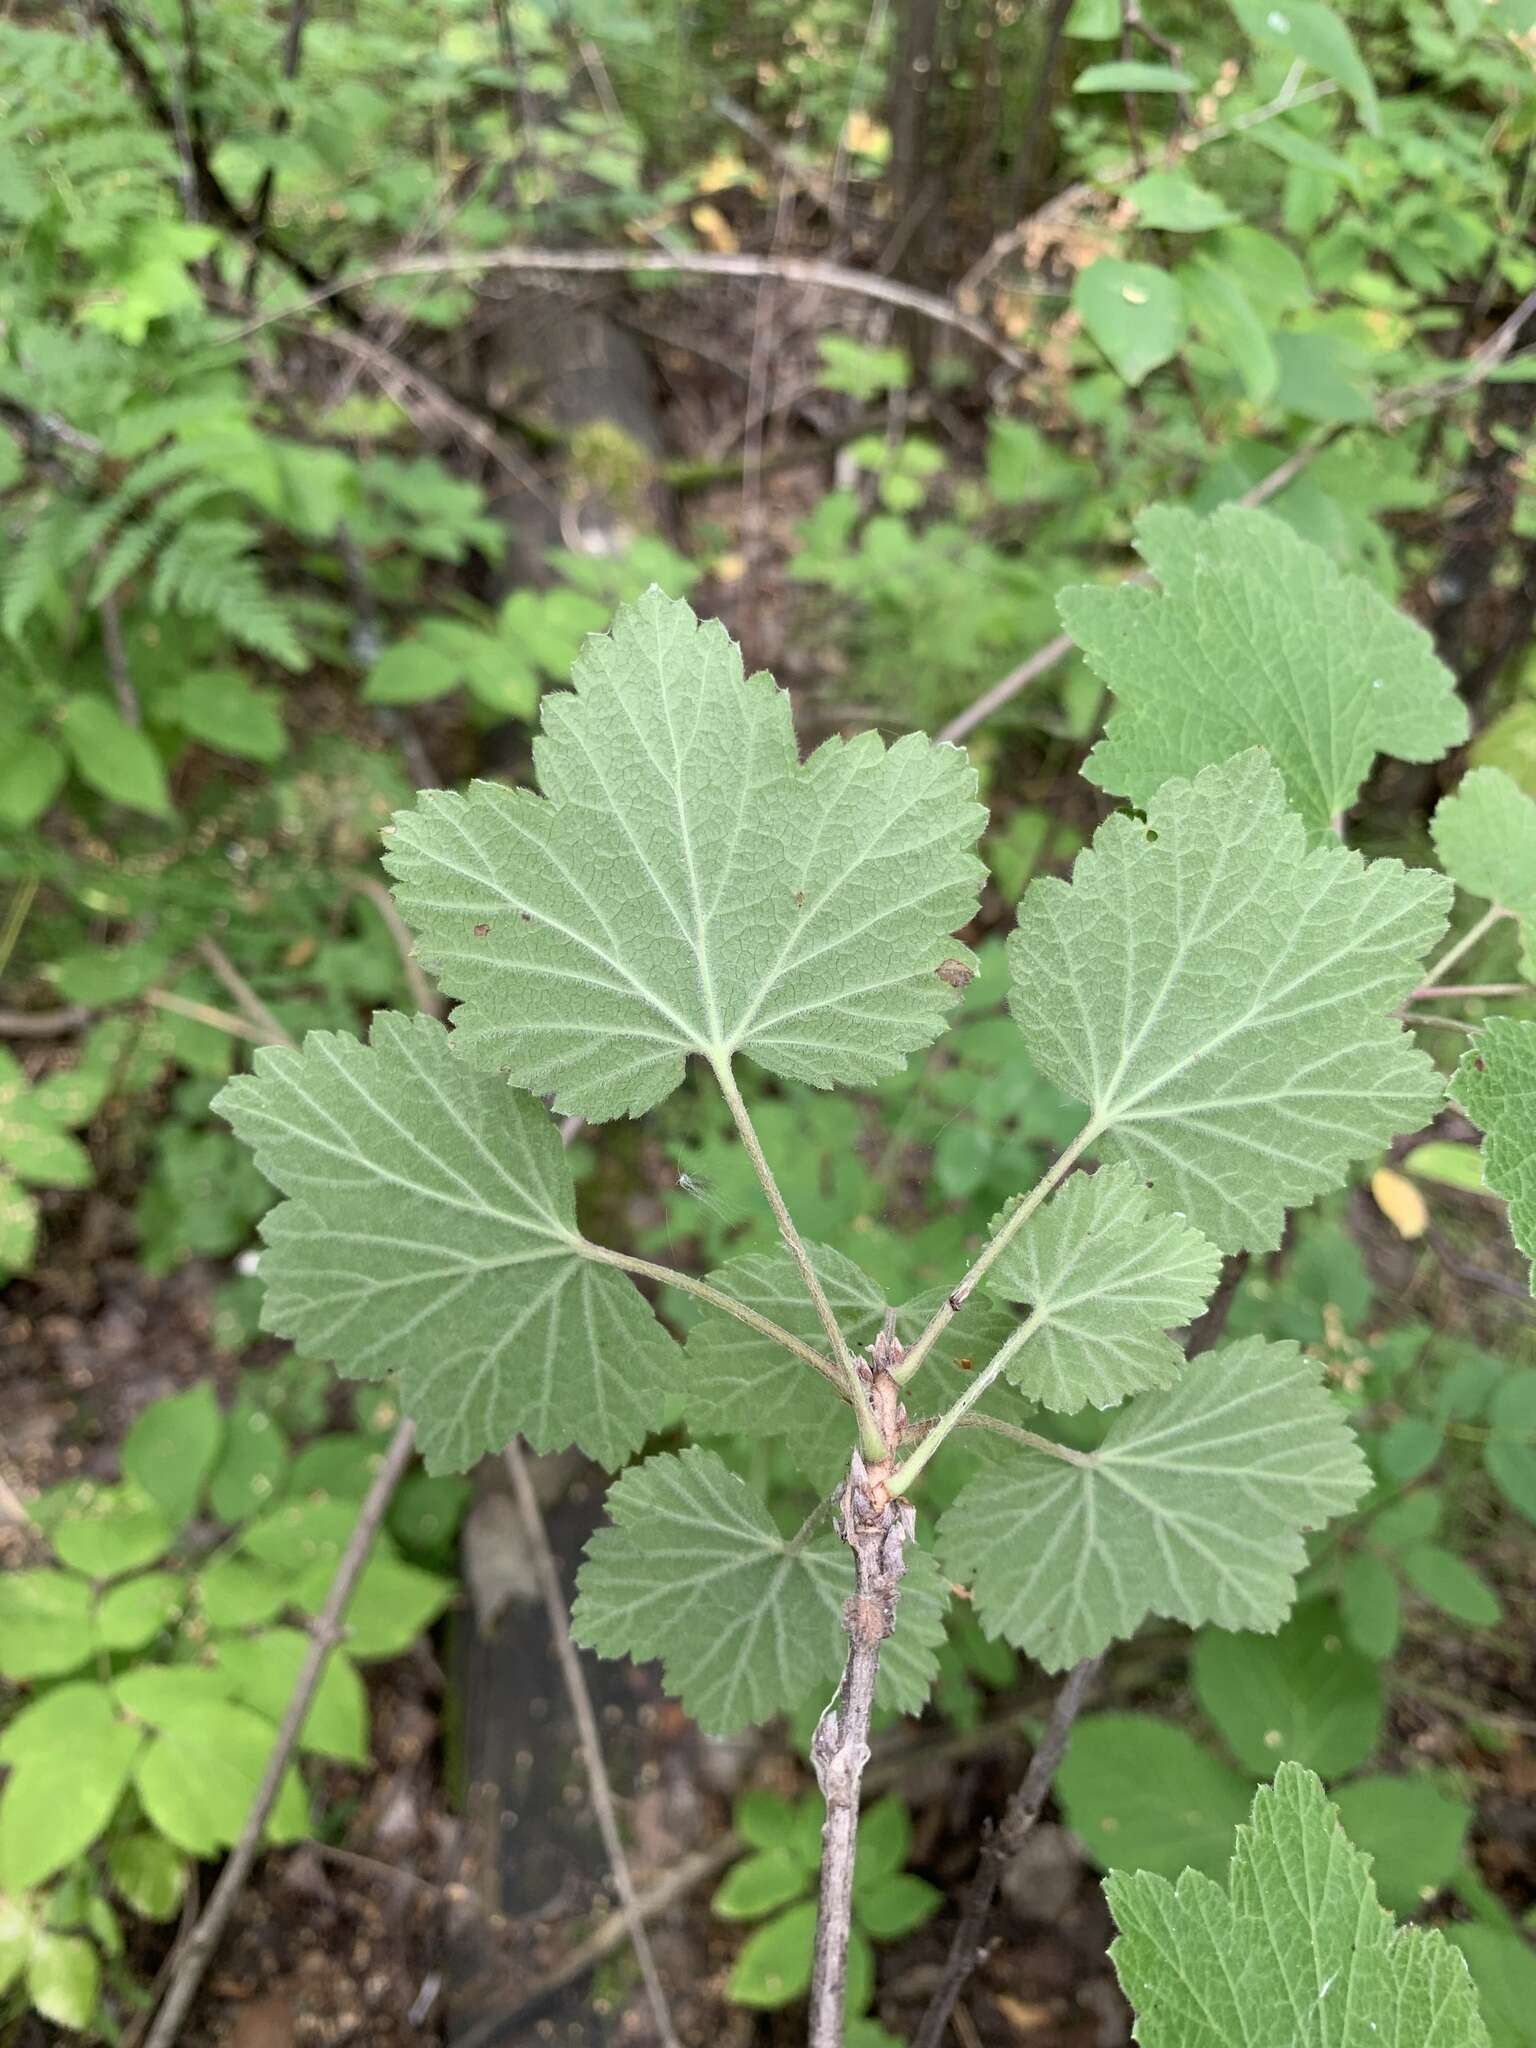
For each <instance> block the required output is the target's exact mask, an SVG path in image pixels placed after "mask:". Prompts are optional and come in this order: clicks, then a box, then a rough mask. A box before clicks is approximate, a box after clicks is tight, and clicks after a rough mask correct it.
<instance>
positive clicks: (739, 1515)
mask: <svg viewBox="0 0 1536 2048" xmlns="http://www.w3.org/2000/svg"><path fill="white" fill-rule="evenodd" d="M608 1514H609V1522H608V1524H607V1526H605V1527H604V1528H601V1529H599V1530H598V1531H597V1532H596V1533H595V1534H594V1535H593V1537H592V1538H591V1540H590V1541H589V1542H588V1544H587V1554H586V1561H585V1562H584V1563H583V1565H582V1567H581V1572H580V1575H579V1577H578V1579H577V1589H578V1591H577V1599H576V1604H575V1606H574V1607H573V1608H572V1610H571V1626H572V1628H573V1630H574V1632H575V1634H576V1636H577V1638H578V1640H579V1641H581V1642H583V1643H585V1644H586V1645H587V1647H588V1648H589V1649H592V1650H596V1651H597V1652H598V1654H599V1655H600V1656H604V1657H625V1656H627V1657H634V1658H636V1659H637V1660H648V1659H651V1658H659V1659H660V1660H661V1662H662V1666H663V1679H664V1682H665V1684H666V1688H667V1691H668V1692H669V1693H671V1694H672V1695H673V1697H674V1698H677V1699H680V1700H681V1701H682V1704H683V1706H684V1707H685V1708H686V1710H687V1711H688V1712H689V1713H690V1714H692V1715H693V1717H694V1719H695V1720H696V1721H697V1722H698V1723H699V1725H700V1727H701V1728H703V1729H705V1730H706V1731H707V1732H708V1733H710V1734H713V1735H727V1734H731V1733H733V1732H734V1731H735V1730H737V1729H739V1728H744V1727H748V1726H750V1725H752V1724H755V1723H757V1722H761V1721H766V1720H769V1719H771V1718H772V1717H773V1716H774V1715H775V1714H780V1713H785V1712H788V1711H790V1710H792V1709H793V1708H796V1707H798V1706H800V1705H802V1704H803V1703H804V1702H805V1701H806V1700H808V1699H809V1698H810V1697H811V1696H812V1695H813V1694H818V1693H819V1694H823V1695H825V1694H829V1693H830V1692H831V1690H832V1687H833V1686H834V1685H835V1684H836V1682H837V1677H838V1674H839V1672H840V1671H841V1670H842V1667H843V1660H844V1657H845V1656H846V1654H847V1647H848V1646H847V1638H846V1636H845V1634H844V1632H843V1621H842V1615H843V1606H844V1603H845V1602H846V1600H847V1599H848V1597H849V1595H850V1594H851V1593H852V1591H853V1561H852V1558H851V1556H850V1554H849V1552H848V1550H847V1548H846V1547H845V1546H844V1545H843V1543H842V1542H841V1541H840V1540H839V1539H838V1538H837V1537H836V1536H833V1535H831V1534H827V1535H820V1536H817V1537H815V1538H813V1539H812V1540H811V1541H809V1542H806V1543H804V1544H803V1545H801V1547H800V1548H799V1549H798V1550H796V1549H794V1548H793V1546H792V1543H791V1540H790V1539H789V1538H787V1537H784V1536H781V1535H780V1533H779V1531H778V1529H777V1528H776V1527H775V1526H774V1523H773V1522H772V1520H771V1519H770V1517H769V1515H768V1511H767V1509H766V1507H765V1506H764V1505H763V1502H762V1501H761V1499H760V1498H759V1497H758V1496H757V1494H755V1493H754V1492H753V1491H752V1489H751V1488H750V1487H749V1486H748V1485H747V1484H746V1482H745V1481H744V1480H742V1479H739V1478H738V1477H737V1476H736V1474H735V1473H734V1472H732V1471H731V1470H730V1468H729V1467H728V1466H727V1465H726V1464H725V1463H724V1462H723V1461H722V1460H721V1459H720V1458H718V1457H716V1456H715V1454H714V1452H712V1451H704V1450H686V1451H682V1452H679V1453H677V1454H676V1455H674V1454H671V1453H664V1454H663V1455H661V1456H658V1457H653V1458H649V1459H647V1460H646V1462H645V1463H644V1464H643V1465H636V1466H633V1467H632V1468H631V1469H630V1470H629V1471H628V1472H626V1473H625V1474H624V1475H623V1477H622V1478H621V1479H620V1480H619V1481H618V1482H617V1484H616V1485H615V1486H614V1487H613V1488H612V1489H611V1491H610V1492H609V1495H608ZM907 1566H908V1569H907V1576H906V1578H905V1579H904V1580H903V1582H902V1590H901V1594H900V1598H899V1601H898V1606H897V1619H896V1630H895V1633H894V1635H893V1636H892V1637H891V1639H890V1641H889V1642H888V1643H887V1644H886V1647H885V1652H884V1654H883V1655H882V1658H881V1672H880V1690H879V1693H878V1694H877V1697H878V1698H879V1699H880V1701H881V1702H882V1704H884V1705H886V1706H890V1707H894V1708H897V1709H898V1710H899V1711H901V1712H903V1713H915V1712H917V1711H918V1710H919V1709H920V1707H921V1706H922V1703H923V1701H924V1700H925V1699H926V1698H927V1695H928V1690H929V1687H930V1685H931V1684H932V1681H933V1677H934V1673H935V1672H936V1670H937V1668H938V1666H937V1660H936V1657H935V1654H934V1653H935V1651H936V1649H937V1646H938V1644H939V1643H940V1642H941V1641H942V1639H943V1634H944V1610H945V1607H946V1605H947V1603H948V1597H949V1596H948V1588H947V1586H946V1584H945V1582H944V1581H943V1579H942V1578H941V1577H940V1575H939V1572H938V1569H937V1567H936V1566H935V1565H934V1563H933V1560H932V1559H931V1558H930V1557H928V1556H927V1554H926V1553H925V1552H923V1551H921V1550H918V1549H916V1548H915V1547H912V1546H909V1548H908V1553H907Z"/></svg>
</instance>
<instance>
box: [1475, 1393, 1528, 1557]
mask: <svg viewBox="0 0 1536 2048" xmlns="http://www.w3.org/2000/svg"><path fill="white" fill-rule="evenodd" d="M1488 1423H1489V1429H1488V1442H1487V1444H1486V1445H1485V1446H1484V1449H1483V1463H1484V1465H1485V1466H1486V1467H1487V1471H1488V1477H1489V1478H1490V1479H1491V1480H1492V1481H1493V1483H1494V1485H1495V1486H1496V1487H1497V1488H1498V1489H1499V1491H1500V1493H1502V1494H1503V1496H1504V1498H1505V1499H1506V1500H1507V1501H1508V1502H1509V1504H1510V1506H1511V1507H1512V1508H1514V1509H1515V1511H1516V1513H1518V1514H1522V1515H1524V1516H1525V1518H1526V1520H1527V1521H1528V1522H1536V1370H1532V1369H1531V1368H1530V1367H1526V1368H1524V1369H1523V1370H1522V1371H1520V1372H1512V1373H1509V1374H1508V1375H1507V1376H1506V1377H1505V1378H1504V1379H1503V1380H1502V1381H1501V1383H1500V1385H1499V1386H1498V1387H1497V1388H1496V1389H1495V1391H1494V1394H1493V1397H1492V1399H1491V1400H1490V1401H1489V1403H1488Z"/></svg>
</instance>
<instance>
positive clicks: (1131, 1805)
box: [1054, 1714, 1252, 1877]
mask: <svg viewBox="0 0 1536 2048" xmlns="http://www.w3.org/2000/svg"><path fill="white" fill-rule="evenodd" d="M1054 1789H1055V1793H1056V1796H1057V1798H1058V1799H1059V1800H1060V1802H1061V1808H1062V1812H1063V1814H1064V1815H1065V1817H1066V1822H1067V1825H1068V1827H1070V1828H1071V1830H1072V1832H1073V1833H1074V1834H1075V1835H1076V1836H1077V1837H1078V1839H1079V1841H1081V1843H1082V1845H1083V1847H1084V1849H1086V1850H1087V1852H1088V1854H1089V1856H1090V1857H1091V1858H1092V1860H1093V1861H1094V1862H1095V1863H1097V1864H1098V1866H1099V1868H1100V1869H1101V1870H1108V1869H1109V1868H1110V1867H1111V1866H1113V1867H1114V1868H1115V1869H1117V1870H1155V1871H1159V1872H1160V1873H1161V1874H1162V1875H1163V1876H1164V1877H1177V1876H1178V1874H1179V1872H1180V1871H1181V1870H1185V1869H1190V1868H1193V1869H1195V1870H1203V1871H1206V1872H1209V1873H1216V1872H1219V1871H1221V1870H1222V1869H1224V1868H1225V1866H1226V1861H1227V1858H1228V1856H1229V1855H1230V1854H1231V1850H1232V1830H1233V1829H1234V1828H1235V1827H1236V1826H1237V1825H1238V1823H1239V1821H1241V1820H1242V1818H1243V1816H1244V1815H1245V1814H1246V1813H1247V1811H1248V1807H1249V1803H1250V1800H1251V1798H1252V1789H1251V1787H1250V1785H1249V1782H1248V1780H1247V1779H1246V1778H1244V1777H1241V1776H1239V1774H1238V1773H1237V1772H1236V1771H1234V1770H1233V1769H1232V1767H1231V1765H1230V1764H1224V1763H1222V1762H1221V1760H1220V1759H1219V1758H1218V1757H1214V1756H1212V1755H1211V1753H1210V1751H1209V1750H1208V1749H1206V1748H1204V1747H1203V1746H1202V1745H1201V1744H1200V1743H1198V1742H1197V1741H1196V1740H1195V1738H1194V1737H1193V1736H1192V1735H1190V1734H1188V1733H1187V1732H1186V1731H1185V1730H1184V1729H1182V1728H1176V1727H1175V1726H1174V1725H1173V1723H1172V1722H1171V1721H1159V1720H1158V1719H1156V1717H1155V1716H1153V1715H1151V1714H1088V1715H1085V1716H1084V1717H1083V1719H1082V1720H1080V1721H1079V1722H1078V1723H1077V1724H1076V1726H1075V1727H1074V1728H1073V1730H1072V1740H1071V1743H1070V1744H1069V1746H1068V1749H1067V1753H1066V1756H1065V1757H1064V1758H1063V1760H1062V1764H1061V1768H1060V1770H1059V1771H1058V1772H1057V1774H1056V1782H1055V1788H1054Z"/></svg>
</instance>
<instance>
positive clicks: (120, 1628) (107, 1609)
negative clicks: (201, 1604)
mask: <svg viewBox="0 0 1536 2048" xmlns="http://www.w3.org/2000/svg"><path fill="white" fill-rule="evenodd" d="M185 1598H186V1584H185V1581H184V1580H182V1579H180V1578H178V1577H177V1575H176V1574H175V1573H174V1572H145V1573H143V1574H142V1575H141V1576H140V1577H138V1578H136V1579H120V1580H119V1581H118V1583H117V1584H116V1585H115V1586H109V1587H108V1588H107V1589H106V1591H105V1592H104V1593H103V1594H102V1595H101V1597H100V1599H99V1600H98V1601H97V1602H96V1613H95V1617H94V1622H95V1629H96V1640H97V1642H98V1644H99V1645H100V1646H101V1648H102V1649H104V1650H142V1649H143V1648H144V1646H145V1644H146V1643H148V1642H151V1641H153V1639H154V1638H155V1637H156V1636H157V1635H158V1634H159V1633H160V1631H161V1629H163V1628H164V1627H165V1625H166V1623H167V1622H168V1621H169V1620H170V1619H171V1617H172V1615H174V1614H176V1613H178V1612H179V1611H180V1609H181V1607H182V1606H183V1604H184V1602H185Z"/></svg>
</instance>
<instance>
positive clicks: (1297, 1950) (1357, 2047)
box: [1104, 1763, 1488, 2048]
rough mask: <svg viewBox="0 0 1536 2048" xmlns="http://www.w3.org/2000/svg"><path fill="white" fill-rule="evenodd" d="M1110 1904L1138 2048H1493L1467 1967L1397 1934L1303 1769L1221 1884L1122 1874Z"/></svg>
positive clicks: (1256, 1820) (1260, 1811)
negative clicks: (1280, 2045) (1226, 1879)
mask: <svg viewBox="0 0 1536 2048" xmlns="http://www.w3.org/2000/svg"><path fill="white" fill-rule="evenodd" d="M1104 1892H1105V1896H1106V1898H1107V1899H1108V1901H1109V1907H1110V1911H1111V1912H1112V1913H1113V1914H1114V1916H1115V1922H1116V1925H1117V1926H1118V1927H1119V1930H1120V1934H1119V1939H1118V1940H1117V1941H1116V1942H1115V1944H1114V1946H1113V1947H1112V1948H1111V1950H1110V1957H1111V1960H1112V1961H1113V1963H1114V1965H1115V1969H1116V1972H1117V1974H1118V1976H1119V1978H1120V1985H1121V1988H1122V1990H1123V1991H1124V1992H1125V1995H1126V1997H1127V1998H1128V1999H1129V2000H1130V2002H1131V2004H1132V2006H1133V2007H1134V2008H1135V2011H1136V2029H1135V2032H1136V2039H1137V2040H1138V2041H1139V2042H1141V2043H1142V2044H1143V2048H1277V2044H1279V2043H1280V2042H1284V2043H1285V2044H1286V2048H1488V2033H1487V2029H1486V2028H1485V2027H1484V2025H1483V2022H1482V2019H1481V2017H1480V2015H1479V2013H1478V2008H1477V1997H1476V1993H1475V1992H1474V1990H1473V1986H1472V1979H1471V1976H1470V1975H1469V1973H1468V1970H1467V1965H1466V1959H1465V1958H1464V1957H1463V1956H1462V1954H1461V1953H1460V1951H1459V1950H1457V1949H1455V1948H1453V1947H1452V1946H1451V1944H1450V1943H1449V1942H1448V1941H1447V1940H1446V1938H1445V1936H1444V1935H1443V1934H1442V1933H1441V1932H1440V1931H1439V1929H1438V1928H1426V1927H1398V1926H1396V1925H1394V1923H1393V1920H1392V1916H1391V1914H1390V1913H1388V1912H1387V1911H1386V1910H1385V1909H1384V1908H1383V1907H1382V1906H1381V1905H1380V1904H1379V1902H1378V1900H1377V1896H1376V1887H1375V1885H1374V1883H1373V1882H1372V1879H1371V1859H1370V1858H1369V1857H1368V1856H1366V1855H1365V1854H1364V1853H1363V1852H1362V1851H1361V1850H1359V1849H1357V1848H1355V1847H1354V1846H1353V1844H1352V1843H1351V1842H1350V1841H1349V1839H1348V1837H1347V1836H1346V1835H1345V1833H1344V1830H1343V1828H1342V1827H1341V1826H1340V1824H1339V1816H1338V1812H1337V1810H1336V1809H1335V1808H1334V1807H1332V1806H1331V1805H1330V1804H1329V1803H1328V1796H1327V1794H1326V1793H1325V1792H1324V1790H1323V1786H1322V1781H1321V1780H1320V1779H1319V1778H1317V1777H1316V1776H1314V1774H1313V1773H1312V1772H1311V1771H1309V1770H1307V1769H1305V1768H1304V1767H1303V1766H1302V1765H1300V1764H1296V1763H1283V1764H1282V1765H1281V1766H1280V1768H1279V1770H1278V1771H1277V1772H1276V1774H1275V1779H1274V1783H1273V1784H1271V1785H1261V1786H1260V1787H1259V1790H1258V1794H1257V1796H1256V1797H1255V1799H1254V1803H1253V1815H1252V1818H1251V1819H1250V1820H1249V1821H1248V1822H1247V1823H1246V1824H1245V1825H1243V1826H1241V1827H1239V1829H1238V1831H1237V1848H1236V1853H1235V1854H1234V1856H1233V1858H1232V1865H1231V1871H1230V1874H1229V1877H1228V1881H1227V1884H1226V1885H1225V1886H1223V1885H1220V1884H1218V1883H1216V1882H1214V1881H1213V1880H1212V1879H1211V1878H1209V1877H1205V1876H1202V1875H1201V1874H1200V1873H1199V1872H1198V1871H1193V1870H1186V1871H1185V1872H1184V1874H1183V1876H1182V1877H1180V1878H1179V1879H1178V1881H1177V1883H1175V1884H1170V1883H1169V1881H1168V1879H1167V1878H1165V1877H1159V1876H1157V1875H1155V1874H1154V1873H1153V1872H1151V1871H1145V1870H1144V1871H1137V1872H1135V1873H1134V1874H1127V1873H1126V1872H1123V1871H1114V1872H1112V1873H1111V1875H1110V1876H1109V1878H1108V1879H1107V1880H1106V1882H1105V1886H1104Z"/></svg>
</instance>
